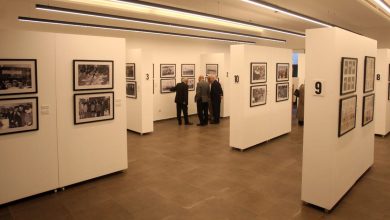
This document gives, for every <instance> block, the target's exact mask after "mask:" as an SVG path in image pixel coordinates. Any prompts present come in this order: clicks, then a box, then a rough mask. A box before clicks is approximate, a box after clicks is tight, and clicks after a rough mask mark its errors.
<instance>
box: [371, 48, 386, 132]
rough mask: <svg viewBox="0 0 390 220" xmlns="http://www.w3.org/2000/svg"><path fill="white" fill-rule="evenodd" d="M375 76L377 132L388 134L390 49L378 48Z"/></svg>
mask: <svg viewBox="0 0 390 220" xmlns="http://www.w3.org/2000/svg"><path fill="white" fill-rule="evenodd" d="M376 74H379V75H380V80H377V76H376V77H375V79H376V80H375V113H374V118H375V134H378V135H387V134H388V133H389V132H390V100H389V99H390V98H389V96H390V95H389V90H390V49H378V53H377V59H376Z"/></svg>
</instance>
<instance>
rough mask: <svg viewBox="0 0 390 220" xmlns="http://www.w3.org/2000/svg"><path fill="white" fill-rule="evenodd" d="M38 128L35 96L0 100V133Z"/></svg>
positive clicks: (36, 99)
mask: <svg viewBox="0 0 390 220" xmlns="http://www.w3.org/2000/svg"><path fill="white" fill-rule="evenodd" d="M38 129H39V120H38V98H37V97H31V98H15V99H2V100H0V135H5V134H12V133H20V132H28V131H36V130H38Z"/></svg>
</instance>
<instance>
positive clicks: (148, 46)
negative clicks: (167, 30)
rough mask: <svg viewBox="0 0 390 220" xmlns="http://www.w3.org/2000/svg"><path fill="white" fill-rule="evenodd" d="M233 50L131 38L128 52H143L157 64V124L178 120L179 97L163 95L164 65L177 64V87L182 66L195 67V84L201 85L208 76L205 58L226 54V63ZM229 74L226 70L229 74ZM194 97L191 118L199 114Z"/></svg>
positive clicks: (211, 44) (222, 46)
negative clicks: (202, 62)
mask: <svg viewBox="0 0 390 220" xmlns="http://www.w3.org/2000/svg"><path fill="white" fill-rule="evenodd" d="M229 46H230V44H228V43H224V42H216V41H204V40H196V39H183V38H171V37H164V36H147V35H145V37H143V38H128V39H127V49H128V50H131V49H142V51H143V52H146V53H148V54H151V57H150V61H151V63H153V64H154V99H153V105H154V106H153V111H154V114H153V115H154V120H162V119H168V118H174V117H176V104H175V103H174V99H175V93H168V94H161V93H160V64H176V83H178V82H180V80H181V64H195V72H196V73H195V75H196V76H195V80H196V81H197V78H198V76H199V75H200V74H203V75H205V73H204V72H202V70H204V69H205V67H203V66H202V65H201V55H202V54H213V53H223V54H225V59H226V57H229ZM202 68H203V69H202ZM220 68H221V67H220ZM228 71H229V70H228V69H227V67H225V72H228ZM194 96H195V91H190V92H189V96H188V102H189V106H188V113H189V114H196V103H195V101H194Z"/></svg>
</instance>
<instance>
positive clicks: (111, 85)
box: [73, 60, 114, 91]
mask: <svg viewBox="0 0 390 220" xmlns="http://www.w3.org/2000/svg"><path fill="white" fill-rule="evenodd" d="M78 63H89V64H83V65H99V64H100V65H103V63H104V64H108V65H109V72H108V78H109V81H108V85H107V86H101V85H81V86H80V85H78V84H79V83H78V82H79V77H76V74H77V75H78V74H79V73H76V65H77V64H78ZM110 67H111V73H110ZM83 87H84V88H83ZM107 89H114V61H113V60H73V91H88V90H107Z"/></svg>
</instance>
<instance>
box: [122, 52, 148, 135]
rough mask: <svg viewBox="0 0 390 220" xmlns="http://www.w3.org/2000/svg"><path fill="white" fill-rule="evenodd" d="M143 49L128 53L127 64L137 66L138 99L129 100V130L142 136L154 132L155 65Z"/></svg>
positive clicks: (127, 101)
mask: <svg viewBox="0 0 390 220" xmlns="http://www.w3.org/2000/svg"><path fill="white" fill-rule="evenodd" d="M150 58H151V56H150V55H148V54H146V53H145V52H143V51H142V50H141V49H132V50H128V51H127V58H126V63H134V64H135V76H136V77H135V81H136V83H137V84H136V85H137V97H136V98H129V97H128V98H127V99H126V105H127V129H128V130H131V131H135V132H138V133H140V134H144V133H149V132H153V65H152V62H151V59H150Z"/></svg>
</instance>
